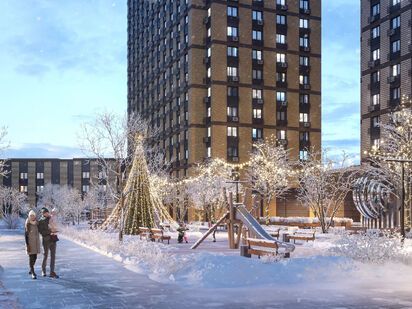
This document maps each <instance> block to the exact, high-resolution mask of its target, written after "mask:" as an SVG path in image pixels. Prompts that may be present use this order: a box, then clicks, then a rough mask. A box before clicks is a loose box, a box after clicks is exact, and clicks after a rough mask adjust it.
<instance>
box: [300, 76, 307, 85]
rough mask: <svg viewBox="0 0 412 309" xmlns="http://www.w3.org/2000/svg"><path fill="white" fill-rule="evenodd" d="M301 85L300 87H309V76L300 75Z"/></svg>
mask: <svg viewBox="0 0 412 309" xmlns="http://www.w3.org/2000/svg"><path fill="white" fill-rule="evenodd" d="M299 84H300V85H309V76H308V75H299Z"/></svg>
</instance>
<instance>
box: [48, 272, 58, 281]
mask: <svg viewBox="0 0 412 309" xmlns="http://www.w3.org/2000/svg"><path fill="white" fill-rule="evenodd" d="M50 278H54V279H58V278H59V276H58V275H57V274H56V273H55V272H54V271H52V272H51V273H50Z"/></svg>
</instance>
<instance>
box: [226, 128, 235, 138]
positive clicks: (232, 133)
mask: <svg viewBox="0 0 412 309" xmlns="http://www.w3.org/2000/svg"><path fill="white" fill-rule="evenodd" d="M227 136H233V137H237V127H227Z"/></svg>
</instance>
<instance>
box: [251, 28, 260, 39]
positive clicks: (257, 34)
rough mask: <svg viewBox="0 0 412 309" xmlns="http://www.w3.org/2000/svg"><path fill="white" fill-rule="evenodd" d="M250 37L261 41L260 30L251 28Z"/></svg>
mask: <svg viewBox="0 0 412 309" xmlns="http://www.w3.org/2000/svg"><path fill="white" fill-rule="evenodd" d="M252 39H253V40H256V41H262V31H258V30H253V31H252Z"/></svg>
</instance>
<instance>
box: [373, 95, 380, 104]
mask: <svg viewBox="0 0 412 309" xmlns="http://www.w3.org/2000/svg"><path fill="white" fill-rule="evenodd" d="M380 103H381V101H380V95H379V93H378V94H374V95H373V96H372V105H379V104H380Z"/></svg>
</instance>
